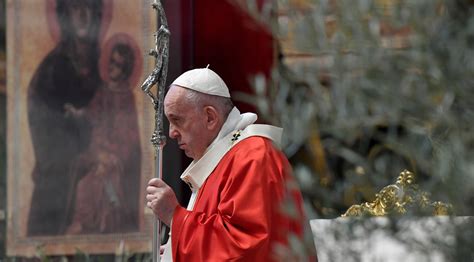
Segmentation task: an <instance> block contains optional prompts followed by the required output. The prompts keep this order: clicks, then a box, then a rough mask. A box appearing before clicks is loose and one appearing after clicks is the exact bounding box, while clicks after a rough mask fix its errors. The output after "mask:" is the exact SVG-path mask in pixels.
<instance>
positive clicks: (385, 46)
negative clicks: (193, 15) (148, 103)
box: [239, 0, 474, 261]
mask: <svg viewBox="0 0 474 262" xmlns="http://www.w3.org/2000/svg"><path fill="white" fill-rule="evenodd" d="M267 5H268V6H269V7H272V8H273V9H274V10H277V12H276V13H277V14H278V16H277V17H276V18H275V17H273V16H272V15H266V13H265V12H263V11H262V10H266V8H265V7H264V8H262V9H261V10H258V9H256V8H252V5H247V7H248V10H249V13H250V14H251V15H253V17H255V19H258V20H260V21H261V22H262V23H263V24H266V25H268V28H269V29H270V30H272V32H273V35H274V36H275V37H276V38H277V39H278V40H279V44H280V45H279V49H278V52H279V58H278V61H276V64H275V68H274V70H273V72H272V75H271V77H270V78H269V79H268V78H266V77H264V76H257V77H255V79H253V86H254V89H255V93H256V97H252V98H250V97H245V96H243V95H242V96H240V97H239V98H240V99H242V100H245V101H246V102H252V101H254V104H255V105H256V106H257V108H258V109H259V111H260V114H261V115H263V116H264V118H265V120H266V121H268V122H270V123H272V124H275V125H279V126H282V127H283V128H284V130H285V132H284V135H286V137H285V138H284V139H285V147H284V150H285V153H286V154H287V155H288V156H289V157H290V161H291V162H292V165H293V168H294V174H295V176H296V177H297V178H298V180H299V182H300V186H301V189H302V192H303V195H304V197H305V199H306V200H307V201H308V203H309V207H310V208H309V209H308V210H309V212H310V218H335V217H338V216H339V215H341V214H342V213H344V212H345V210H346V209H347V208H348V207H349V206H351V205H352V204H359V203H361V202H365V201H372V200H373V198H374V196H375V194H376V193H377V192H378V191H379V190H380V189H381V188H383V187H384V186H386V185H388V184H393V183H394V182H395V179H396V177H397V176H398V174H399V173H400V172H401V171H402V170H404V169H408V170H410V171H412V172H414V173H416V175H417V181H418V184H419V185H420V187H421V189H422V190H423V191H427V192H430V193H431V199H432V200H438V201H443V202H447V203H451V204H452V205H453V207H454V213H455V214H456V215H458V216H472V215H473V213H474V161H473V160H474V125H473V124H472V119H474V118H473V117H474V103H472V101H473V100H474V1H471V0H311V1H310V0H307V1H303V0H302V1H297V0H278V1H276V0H275V1H268V2H267ZM418 212H419V210H416V209H415V210H409V211H408V213H407V217H411V218H413V219H415V218H414V217H413V215H415V216H422V215H424V214H421V213H418ZM399 219H403V218H402V217H398V218H396V219H394V221H392V222H393V223H390V224H389V225H390V226H389V227H390V228H392V229H395V230H393V232H392V233H390V234H389V235H391V236H393V237H394V238H397V234H399V233H400V232H399V231H397V230H398V229H397V223H398V222H397V221H398V220H399ZM334 221H337V220H334ZM468 221H469V220H468ZM355 222H357V223H362V224H364V221H363V220H362V221H361V220H355ZM366 224H367V225H373V223H372V222H370V221H369V222H368V223H366ZM347 226H348V225H347V223H342V224H338V225H337V226H336V229H337V230H336V231H335V232H332V233H331V232H329V233H328V234H332V237H335V238H336V240H337V246H339V245H341V244H342V243H343V242H344V241H348V240H350V239H359V240H361V241H362V240H363V239H366V238H369V237H370V236H371V233H370V232H369V231H367V234H364V235H363V236H357V235H356V232H354V231H352V229H351V228H350V225H349V227H347ZM437 229H438V231H439V230H442V229H443V228H442V227H439V228H437ZM374 230H375V231H373V232H372V233H374V235H376V234H377V232H380V231H378V230H379V229H377V228H375V229H374ZM338 232H339V233H338ZM341 232H343V233H341ZM428 232H430V231H428ZM449 234H450V235H449V236H453V237H454V240H453V241H451V242H450V243H449V244H448V245H447V244H446V243H447V242H445V243H439V241H431V242H430V241H428V242H427V243H425V244H427V246H426V247H422V246H421V245H420V243H417V242H416V241H411V240H410V239H403V240H401V242H402V243H405V244H406V248H407V250H412V251H413V250H414V251H415V252H418V253H421V254H425V253H426V255H427V256H428V255H429V254H428V253H429V251H428V252H427V249H426V248H428V250H441V251H442V252H443V253H444V258H445V259H446V261H472V259H473V257H474V252H473V251H472V250H471V249H472V234H473V230H472V221H470V222H466V223H460V224H459V225H456V226H455V227H454V229H453V230H452V231H450V233H449ZM325 236H330V235H325ZM446 236H448V235H446ZM315 237H318V236H315ZM448 238H449V237H448ZM448 238H447V239H448ZM338 239H339V240H338ZM467 239H471V240H467ZM341 240H343V241H342V242H341ZM446 245H447V246H446ZM326 248H330V249H332V250H333V251H334V250H335V249H337V247H335V246H331V247H326ZM422 248H423V249H422ZM351 250H352V249H348V252H346V253H343V254H345V255H347V256H346V257H347V258H351V259H352V260H351V261H360V256H359V255H360V252H361V248H360V247H356V248H354V250H352V251H351ZM350 252H353V253H352V254H350ZM357 257H359V258H357Z"/></svg>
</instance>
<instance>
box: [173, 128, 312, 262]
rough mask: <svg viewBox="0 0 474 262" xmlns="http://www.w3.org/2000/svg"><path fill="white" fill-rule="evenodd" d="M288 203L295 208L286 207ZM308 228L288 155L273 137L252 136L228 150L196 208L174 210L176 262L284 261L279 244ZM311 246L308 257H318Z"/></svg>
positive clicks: (174, 259)
mask: <svg viewBox="0 0 474 262" xmlns="http://www.w3.org/2000/svg"><path fill="white" fill-rule="evenodd" d="M284 204H285V205H284ZM288 204H289V205H288ZM286 207H289V208H287V209H289V210H291V209H292V208H293V210H294V212H290V213H291V214H288V212H286V211H283V210H284V208H286ZM285 210H286V209H285ZM308 229H309V224H308V221H307V220H306V218H305V216H304V211H303V204H302V198H301V193H300V192H299V190H298V188H297V187H296V186H295V182H294V181H293V178H292V177H291V172H290V165H289V163H288V161H287V159H286V157H285V156H284V155H283V153H281V152H280V151H279V150H277V149H276V148H275V147H274V146H273V144H272V142H271V140H269V139H267V138H263V137H257V136H253V137H249V138H246V139H244V140H242V141H241V142H240V143H238V144H237V145H235V146H234V147H233V148H232V149H230V150H229V152H227V153H226V154H225V156H224V157H223V158H222V159H221V161H220V162H219V164H218V165H217V167H216V168H215V169H214V171H213V172H212V173H211V175H210V176H209V177H208V178H207V180H206V182H204V184H203V185H202V187H201V188H200V189H199V194H198V196H197V199H196V202H195V204H194V208H193V210H192V211H188V210H186V209H185V208H183V207H181V206H178V207H177V208H176V209H175V212H174V215H173V222H172V229H171V230H172V232H171V238H172V239H171V241H172V252H173V261H255V262H256V261H279V260H280V259H283V260H285V258H282V257H281V256H280V257H278V256H277V255H276V254H275V253H274V252H275V250H276V249H275V248H278V247H279V248H280V250H281V248H282V247H288V237H289V236H292V237H296V238H298V239H300V240H301V241H303V235H304V234H305V230H308ZM306 233H308V232H307V231H306ZM309 233H310V232H309ZM311 245H312V248H311V247H310V248H309V249H308V250H307V251H308V252H309V253H310V254H312V255H313V256H312V257H310V258H308V259H306V260H316V257H315V251H314V245H313V244H311ZM292 261H294V260H292ZM296 261H300V260H296Z"/></svg>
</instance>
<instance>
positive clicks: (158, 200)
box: [146, 178, 179, 226]
mask: <svg viewBox="0 0 474 262" xmlns="http://www.w3.org/2000/svg"><path fill="white" fill-rule="evenodd" d="M146 192H147V195H146V200H147V201H148V202H147V204H146V205H147V206H148V207H149V208H150V209H151V210H152V211H153V213H154V214H155V216H156V218H157V219H159V220H160V221H161V222H163V223H165V224H166V225H167V226H170V223H171V219H172V218H173V212H174V210H175V208H176V206H178V205H179V204H178V200H177V199H176V195H175V194H174V192H173V190H172V189H171V188H170V187H169V186H168V185H167V184H166V183H165V182H164V181H163V180H161V179H159V178H153V179H151V180H150V181H149V182H148V187H147V188H146Z"/></svg>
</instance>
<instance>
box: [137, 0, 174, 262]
mask: <svg viewBox="0 0 474 262" xmlns="http://www.w3.org/2000/svg"><path fill="white" fill-rule="evenodd" d="M152 7H153V9H154V10H155V11H156V18H157V19H156V20H157V28H158V30H157V31H156V32H155V35H154V36H155V47H154V49H151V50H150V52H149V55H151V56H153V57H154V58H155V68H154V69H153V71H152V72H151V74H150V75H149V76H148V77H147V78H146V79H145V81H144V82H143V84H142V85H141V88H142V90H143V92H145V93H146V94H147V95H148V96H149V97H150V98H151V101H152V103H153V107H154V109H155V130H154V132H153V135H152V138H151V142H152V144H153V146H154V147H155V162H156V169H155V170H156V171H155V177H156V178H158V179H160V181H161V177H162V163H163V148H164V146H165V144H166V137H165V136H164V135H163V133H164V132H163V101H164V97H165V83H166V75H167V73H168V57H169V38H170V31H169V29H168V22H167V20H166V14H165V12H164V10H163V6H162V5H161V2H160V1H159V0H154V1H153V3H152ZM154 85H157V92H156V93H157V95H154V94H153V93H152V91H151V89H152V88H153V86H154ZM161 182H162V181H161ZM148 194H149V192H148ZM147 198H148V195H147ZM155 202H156V201H155ZM148 206H149V207H150V208H152V206H153V201H151V202H150V200H148ZM152 209H153V208H152ZM153 210H154V209H153ZM154 211H155V210H154ZM160 219H161V218H160ZM160 240H161V222H160V221H158V220H155V221H154V231H153V262H156V261H160V252H159V245H160Z"/></svg>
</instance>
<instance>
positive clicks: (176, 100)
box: [164, 85, 189, 113]
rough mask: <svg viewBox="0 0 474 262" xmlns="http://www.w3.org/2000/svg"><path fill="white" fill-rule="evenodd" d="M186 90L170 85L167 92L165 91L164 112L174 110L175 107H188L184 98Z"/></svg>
mask: <svg viewBox="0 0 474 262" xmlns="http://www.w3.org/2000/svg"><path fill="white" fill-rule="evenodd" d="M187 92H188V91H187V90H186V88H183V87H180V86H177V85H171V86H170V88H169V90H168V93H166V96H165V101H164V107H165V113H166V111H171V110H173V111H175V110H176V109H178V108H180V109H182V110H184V109H187V108H188V107H189V103H188V101H187V99H186V93H187Z"/></svg>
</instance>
